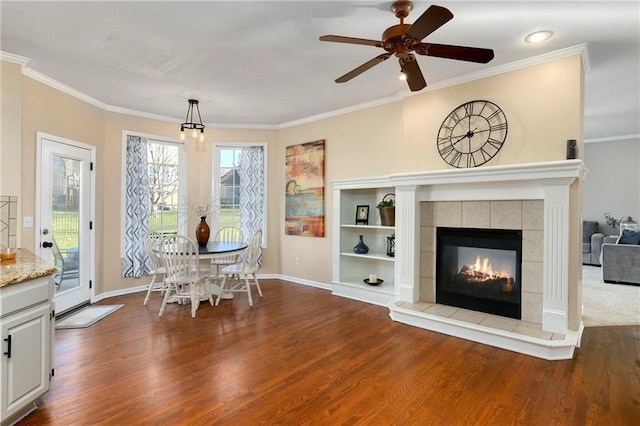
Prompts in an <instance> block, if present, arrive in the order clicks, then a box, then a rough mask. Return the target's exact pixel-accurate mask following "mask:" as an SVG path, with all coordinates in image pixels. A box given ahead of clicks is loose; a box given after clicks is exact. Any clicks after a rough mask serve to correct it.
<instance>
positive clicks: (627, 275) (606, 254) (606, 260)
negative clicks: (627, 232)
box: [602, 236, 640, 285]
mask: <svg viewBox="0 0 640 426" xmlns="http://www.w3.org/2000/svg"><path fill="white" fill-rule="evenodd" d="M617 240H618V237H617V236H612V237H605V238H604V242H603V244H602V278H603V279H604V282H605V283H624V284H636V285H640V245H631V244H616V241H617Z"/></svg>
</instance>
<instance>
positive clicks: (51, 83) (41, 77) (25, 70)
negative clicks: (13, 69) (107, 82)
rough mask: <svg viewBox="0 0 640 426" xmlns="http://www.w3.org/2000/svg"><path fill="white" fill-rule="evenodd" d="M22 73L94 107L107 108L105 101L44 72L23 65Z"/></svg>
mask: <svg viewBox="0 0 640 426" xmlns="http://www.w3.org/2000/svg"><path fill="white" fill-rule="evenodd" d="M22 74H24V75H25V76H27V77H29V78H32V79H34V80H36V81H39V82H40V83H42V84H46V85H47V86H49V87H52V88H54V89H57V90H59V91H61V92H63V93H66V94H67V95H70V96H73V97H75V98H77V99H80V100H81V101H84V102H86V103H88V104H90V105H93V106H95V107H98V108H100V109H103V110H106V109H107V108H108V106H109V105H107V104H106V103H104V102H102V101H100V100H98V99H96V98H94V97H91V96H89V95H87V94H85V93H82V92H81V91H79V90H76V89H74V88H73V87H69V86H67V85H66V84H64V83H60V82H59V81H58V80H54V79H52V78H50V77H47V76H46V75H44V74H40V73H39V72H38V71H35V70H33V69H31V68H28V67H23V68H22Z"/></svg>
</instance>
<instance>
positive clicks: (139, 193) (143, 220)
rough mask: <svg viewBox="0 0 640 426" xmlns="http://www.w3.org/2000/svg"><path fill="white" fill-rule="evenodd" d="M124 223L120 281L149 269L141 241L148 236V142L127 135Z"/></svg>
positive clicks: (139, 274)
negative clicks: (122, 278) (121, 278)
mask: <svg viewBox="0 0 640 426" xmlns="http://www.w3.org/2000/svg"><path fill="white" fill-rule="evenodd" d="M125 167H126V171H125V220H124V257H123V259H122V276H123V277H140V276H142V275H147V274H149V271H150V270H151V269H150V265H149V259H148V257H147V254H146V252H145V250H144V237H145V235H147V233H148V232H149V213H150V209H149V175H148V171H147V141H146V140H145V139H143V138H141V137H139V136H129V135H127V145H126V158H125Z"/></svg>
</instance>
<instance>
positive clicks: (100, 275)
mask: <svg viewBox="0 0 640 426" xmlns="http://www.w3.org/2000/svg"><path fill="white" fill-rule="evenodd" d="M3 67H4V65H3ZM3 69H4V68H3ZM582 79H583V76H582V65H581V58H580V57H579V56H573V57H569V58H564V59H560V60H557V61H553V62H549V63H546V64H542V65H537V66H534V67H530V68H527V69H521V70H516V71H512V72H508V73H504V74H501V75H497V76H493V77H488V78H485V79H481V80H476V81H473V82H469V83H465V84H461V85H458V86H453V87H447V88H443V89H439V90H434V91H428V92H425V93H421V94H418V95H414V96H410V97H408V98H405V99H403V100H401V101H397V102H394V103H389V104H385V105H381V106H377V107H373V108H370V109H366V110H361V111H357V112H351V113H348V114H343V115H340V116H336V117H332V118H327V119H323V120H318V121H315V122H313V123H309V124H302V125H298V126H292V127H288V128H284V129H279V130H248V129H215V128H208V129H207V132H206V133H205V135H206V136H207V138H208V139H207V141H205V142H204V143H199V142H195V143H188V144H187V148H188V151H187V157H188V158H187V162H188V170H189V172H188V173H189V188H188V191H189V194H192V195H193V194H196V196H197V195H199V194H201V193H206V192H207V191H208V190H209V189H210V182H211V146H212V143H214V142H231V141H253V142H266V143H267V145H268V169H267V170H268V189H267V197H268V235H267V237H268V243H267V244H268V247H267V249H266V250H265V263H264V267H263V269H262V272H264V273H274V274H282V275H284V276H291V277H295V278H299V279H303V280H309V281H315V282H319V283H330V282H331V241H332V237H333V236H332V234H331V229H332V221H333V218H332V215H331V212H332V208H333V205H332V190H331V181H333V180H335V179H343V178H350V177H366V176H376V175H388V174H390V173H400V172H409V171H421V170H436V169H446V168H448V166H447V165H446V164H445V163H444V162H443V161H442V160H441V158H440V156H439V154H438V152H437V149H436V135H437V132H438V129H439V127H440V124H441V123H442V121H443V119H444V118H445V116H446V115H447V114H448V113H449V112H450V111H451V110H453V109H454V108H455V107H457V106H458V105H460V104H462V103H464V102H466V101H469V100H474V99H486V100H490V101H492V102H494V103H496V104H498V105H499V106H500V107H501V108H502V109H503V110H504V112H505V114H506V116H507V119H508V121H509V132H508V135H507V142H506V143H505V145H504V147H503V148H502V150H501V151H500V153H499V154H498V156H497V158H495V159H493V160H492V161H490V162H489V163H488V165H498V164H514V163H524V162H538V161H551V160H561V159H564V157H565V143H566V140H567V139H577V140H578V141H579V142H578V144H579V145H578V152H580V153H581V152H582V151H583V150H582V115H583V114H582V108H583V107H582V105H583V101H582V100H583V94H582ZM22 85H23V98H22V103H23V117H22V118H23V123H22V133H23V134H22V150H23V152H22V158H23V162H22V194H21V195H22V208H23V213H22V214H23V215H34V214H35V212H34V211H33V209H34V203H35V200H34V198H35V182H34V180H35V133H36V131H43V132H46V133H51V134H54V135H56V136H60V137H64V138H68V139H73V140H77V141H79V142H83V143H86V144H89V145H93V146H95V147H96V148H97V165H96V168H97V191H96V192H97V194H96V200H97V215H96V226H97V232H96V236H97V258H96V265H97V271H96V273H97V276H96V281H97V284H96V294H100V293H102V292H108V291H116V290H121V289H126V288H129V287H134V286H137V285H141V284H143V283H146V280H142V279H139V280H135V279H123V278H122V277H121V276H120V259H119V250H120V225H121V224H120V220H121V219H120V218H121V213H120V211H121V205H120V203H121V166H122V158H121V155H122V154H121V153H122V131H123V130H129V131H134V132H140V133H146V134H151V135H158V136H164V137H170V138H175V137H177V136H178V131H177V123H167V122H163V121H159V120H152V119H146V118H139V117H134V116H128V115H125V114H118V113H113V112H105V111H102V110H100V109H99V108H96V107H94V106H91V105H88V104H87V103H85V102H83V101H80V100H78V99H76V98H73V97H71V96H69V95H66V94H64V93H61V92H59V91H57V90H55V89H53V88H50V87H48V86H45V85H43V84H41V83H39V82H37V81H34V80H32V79H30V78H27V77H23V78H22ZM3 94H4V86H3ZM3 114H4V113H3ZM3 139H4V138H3ZM318 139H324V140H325V141H326V145H325V147H326V160H325V167H326V170H325V179H326V202H325V214H326V223H325V229H326V233H325V235H326V236H325V238H309V237H300V236H285V235H284V230H283V223H284V184H285V182H284V179H285V177H284V150H285V147H286V146H289V145H293V144H299V143H304V142H310V141H314V140H318ZM3 143H4V142H3ZM189 227H192V228H193V227H195V218H191V219H190V222H189ZM23 232H24V236H23V239H22V246H23V247H26V248H30V249H33V244H34V238H35V237H34V234H33V230H32V229H31V230H24V229H23ZM292 253H295V256H293V255H292ZM295 257H299V258H300V265H299V266H296V265H295V262H294V260H293V259H295Z"/></svg>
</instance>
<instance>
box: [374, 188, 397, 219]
mask: <svg viewBox="0 0 640 426" xmlns="http://www.w3.org/2000/svg"><path fill="white" fill-rule="evenodd" d="M377 207H378V210H380V222H381V224H382V226H396V194H386V195H385V196H384V197H382V200H381V201H380V202H379V203H378V206H377Z"/></svg>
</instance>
